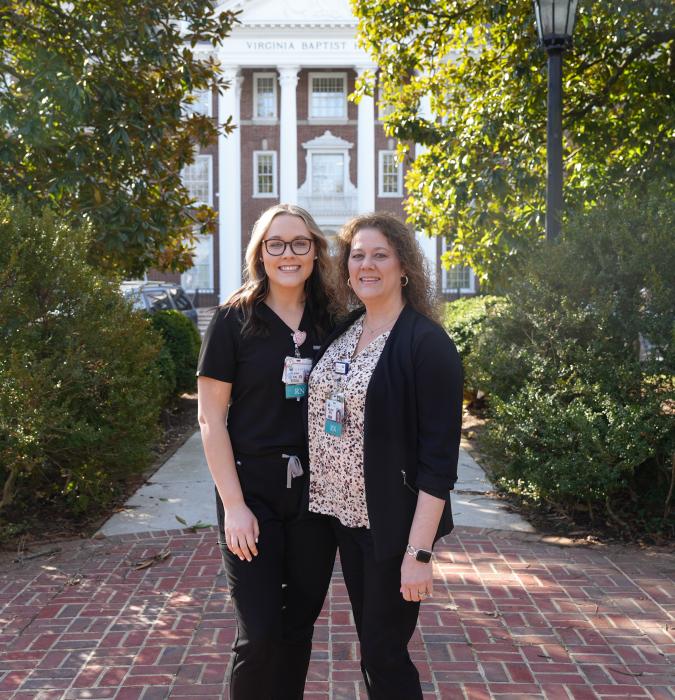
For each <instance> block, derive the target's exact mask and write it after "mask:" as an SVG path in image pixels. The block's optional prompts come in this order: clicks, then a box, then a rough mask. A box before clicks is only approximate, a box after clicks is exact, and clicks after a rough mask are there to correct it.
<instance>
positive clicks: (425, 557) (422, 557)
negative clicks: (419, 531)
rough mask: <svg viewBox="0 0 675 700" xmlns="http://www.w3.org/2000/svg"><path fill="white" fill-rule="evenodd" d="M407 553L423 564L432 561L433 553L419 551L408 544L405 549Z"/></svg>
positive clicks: (426, 550)
mask: <svg viewBox="0 0 675 700" xmlns="http://www.w3.org/2000/svg"><path fill="white" fill-rule="evenodd" d="M405 553H406V554H408V555H410V556H411V557H412V558H413V559H415V560H416V561H421V562H422V563H423V564H428V563H429V562H430V561H431V552H430V551H429V550H428V549H417V548H416V547H413V546H412V545H411V544H408V546H407V547H406V548H405Z"/></svg>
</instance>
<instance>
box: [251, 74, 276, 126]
mask: <svg viewBox="0 0 675 700" xmlns="http://www.w3.org/2000/svg"><path fill="white" fill-rule="evenodd" d="M260 78H271V79H272V93H273V96H274V116H272V117H259V116H258V115H257V113H256V110H257V107H258V80H259V79H260ZM251 117H252V121H253V122H254V123H256V124H272V123H275V122H276V121H277V119H278V118H279V106H278V96H277V74H276V72H274V71H266V72H263V73H257V72H256V73H254V74H253V108H252V109H251Z"/></svg>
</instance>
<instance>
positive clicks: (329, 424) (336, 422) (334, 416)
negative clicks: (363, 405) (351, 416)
mask: <svg viewBox="0 0 675 700" xmlns="http://www.w3.org/2000/svg"><path fill="white" fill-rule="evenodd" d="M325 411H326V423H325V424H324V430H325V431H326V433H328V435H334V436H335V437H340V436H341V435H342V427H343V425H344V421H345V397H344V396H343V395H342V394H332V395H331V396H330V398H328V399H326V404H325Z"/></svg>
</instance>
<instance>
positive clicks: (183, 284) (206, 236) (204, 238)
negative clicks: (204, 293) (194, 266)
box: [180, 233, 214, 292]
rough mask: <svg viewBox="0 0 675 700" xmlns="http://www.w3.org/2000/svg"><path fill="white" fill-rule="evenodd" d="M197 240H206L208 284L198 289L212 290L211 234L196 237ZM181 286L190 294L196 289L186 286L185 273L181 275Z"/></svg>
mask: <svg viewBox="0 0 675 700" xmlns="http://www.w3.org/2000/svg"><path fill="white" fill-rule="evenodd" d="M197 238H199V239H202V240H206V241H207V242H208V245H209V284H208V285H207V286H206V287H199V289H213V288H214V285H213V282H214V280H213V276H214V274H213V273H214V270H213V234H210V233H209V234H205V235H203V236H202V235H198V236H197ZM186 272H189V270H186ZM180 281H181V286H182V287H183V288H184V289H185V290H186V291H190V292H194V291H196V289H193V288H192V287H189V286H188V285H187V280H185V273H181V278H180Z"/></svg>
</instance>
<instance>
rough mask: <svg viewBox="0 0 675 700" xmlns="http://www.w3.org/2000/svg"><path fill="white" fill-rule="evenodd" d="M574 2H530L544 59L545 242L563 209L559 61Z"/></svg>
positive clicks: (554, 236)
mask: <svg viewBox="0 0 675 700" xmlns="http://www.w3.org/2000/svg"><path fill="white" fill-rule="evenodd" d="M576 11H577V0H534V14H535V17H536V20H537V33H538V34H539V43H540V45H541V46H543V47H544V48H545V49H546V53H547V55H548V115H547V128H546V166H547V167H546V171H547V177H546V239H547V240H549V241H552V240H555V239H557V238H558V237H559V235H560V217H561V215H562V208H563V190H562V186H563V153H562V59H563V52H564V51H565V50H566V49H568V48H569V47H570V46H571V45H572V32H573V31H574V19H575V15H576Z"/></svg>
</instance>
